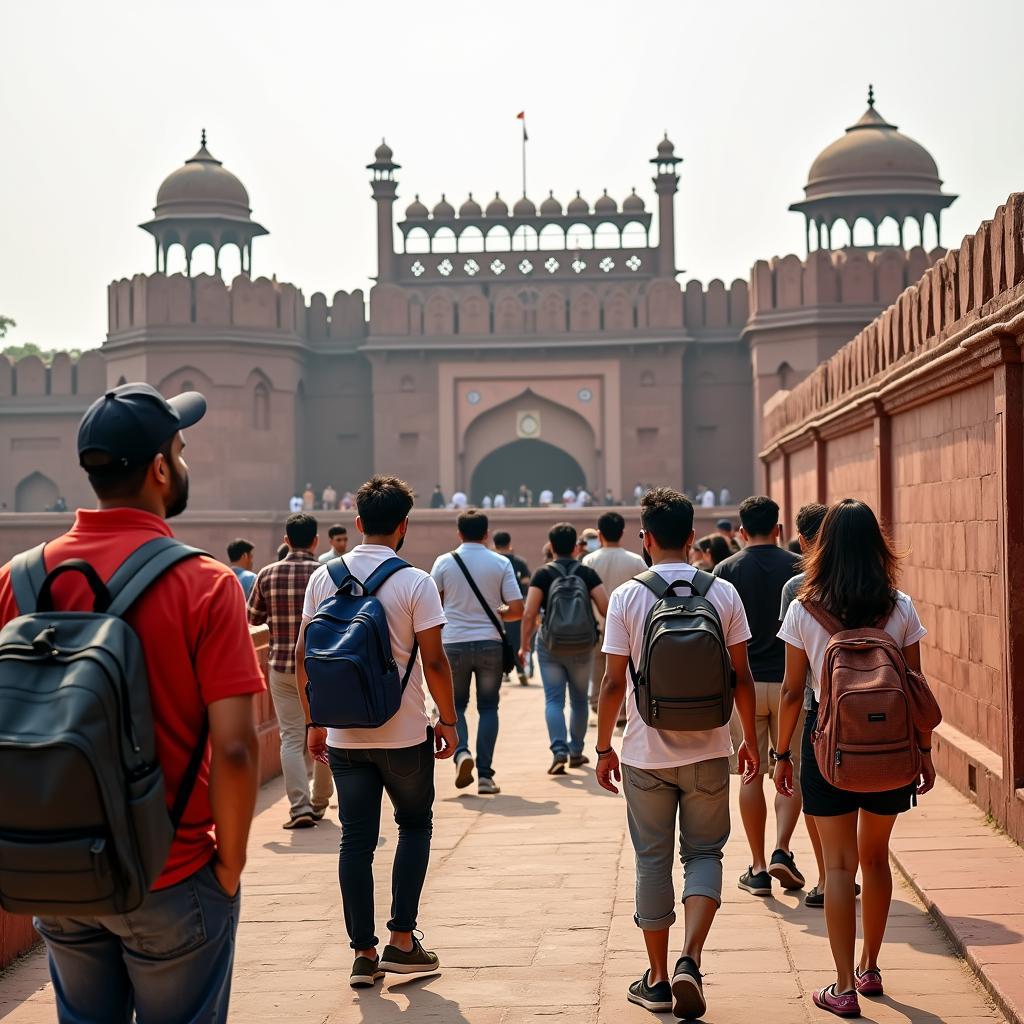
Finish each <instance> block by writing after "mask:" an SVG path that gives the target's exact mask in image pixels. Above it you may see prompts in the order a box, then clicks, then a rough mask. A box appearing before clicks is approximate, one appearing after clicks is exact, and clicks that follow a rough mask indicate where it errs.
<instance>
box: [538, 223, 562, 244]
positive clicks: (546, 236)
mask: <svg viewBox="0 0 1024 1024" xmlns="http://www.w3.org/2000/svg"><path fill="white" fill-rule="evenodd" d="M539 241H540V247H541V248H542V249H556V250H561V249H565V248H566V244H565V232H564V231H563V230H562V228H561V227H560V226H559V225H558V224H545V225H544V227H542V228H541V229H540V239H539Z"/></svg>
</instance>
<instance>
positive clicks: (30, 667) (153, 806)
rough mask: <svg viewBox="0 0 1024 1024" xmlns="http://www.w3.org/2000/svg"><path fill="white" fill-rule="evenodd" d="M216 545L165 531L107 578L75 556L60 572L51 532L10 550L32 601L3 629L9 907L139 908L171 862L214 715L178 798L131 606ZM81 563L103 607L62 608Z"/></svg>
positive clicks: (4, 850)
mask: <svg viewBox="0 0 1024 1024" xmlns="http://www.w3.org/2000/svg"><path fill="white" fill-rule="evenodd" d="M201 554H203V552H202V551H199V550H197V549H196V548H190V547H187V546H186V545H184V544H182V543H181V542H180V541H177V540H174V538H172V537H159V538H156V539H155V540H151V541H148V542H147V543H146V544H143V545H142V547H140V548H139V549H138V550H137V551H135V552H134V553H133V554H131V555H130V556H129V557H128V558H127V559H126V560H125V561H124V563H123V564H122V565H121V566H120V568H118V569H117V571H116V572H115V573H114V575H113V576H112V577H111V578H110V580H109V581H108V582H107V583H106V584H104V582H103V581H102V580H101V579H100V578H99V576H98V575H97V573H96V570H95V569H93V567H92V566H91V565H89V563H88V562H84V561H82V560H80V559H70V560H68V561H66V562H62V563H61V564H60V565H58V566H56V567H55V568H54V569H53V570H51V572H50V573H49V574H48V575H47V573H46V568H45V563H44V562H43V545H40V546H39V547H37V548H35V549H33V550H32V551H28V552H24V553H22V554H20V555H18V556H17V557H16V558H15V559H14V561H13V562H12V563H11V586H12V588H13V591H14V597H15V600H16V601H17V604H18V609H19V611H21V612H22V614H21V615H20V616H19V617H18V618H16V619H12V620H11V621H10V622H8V623H7V625H6V626H4V627H3V629H2V630H0V779H3V784H2V785H0V906H2V907H3V909H4V910H7V911H10V912H11V913H15V914H46V915H57V916H75V917H83V916H89V917H92V916H103V915H110V914H124V913H128V912H129V911H132V910H134V909H136V908H137V907H138V906H139V905H140V904H141V903H142V901H143V900H144V899H145V897H146V893H147V892H148V891H149V888H150V886H151V885H152V883H153V882H154V881H155V880H156V878H157V877H158V876H159V874H160V872H161V871H162V870H163V867H164V864H165V862H166V860H167V855H168V853H169V852H170V848H171V842H172V840H173V838H174V833H175V831H176V830H177V827H178V825H179V823H180V821H181V816H182V814H183V813H184V811H185V805H186V804H187V803H188V798H189V796H190V795H191V793H192V789H193V787H194V785H195V781H196V777H197V776H198V774H199V768H200V765H201V764H202V762H203V756H204V754H205V752H206V738H207V725H206V724H205V722H204V725H203V728H202V734H201V736H200V737H199V741H198V743H197V745H196V748H195V750H194V751H193V753H192V756H191V758H190V760H189V764H188V767H187V769H186V771H185V776H184V778H183V779H182V782H181V786H180V788H179V791H178V794H177V798H176V800H175V804H174V807H173V808H172V809H171V811H170V812H168V810H167V806H166V802H165V794H164V777H163V772H162V771H161V769H160V764H159V763H158V761H157V757H156V743H155V738H154V733H153V717H152V711H151V707H150V699H149V682H148V679H147V676H146V664H145V661H144V659H143V655H142V646H141V644H140V643H139V638H138V637H137V636H136V634H135V632H134V631H133V630H132V628H131V627H130V626H129V625H128V624H127V623H126V622H125V621H124V620H123V619H122V618H121V616H122V615H123V614H124V613H125V612H126V611H127V610H128V608H129V607H131V605H132V604H133V602H134V601H135V600H137V599H138V598H139V597H140V596H141V595H142V593H143V591H145V590H146V588H147V587H149V586H150V585H151V584H152V583H154V582H155V581H156V580H157V579H158V578H159V577H160V576H161V575H162V574H163V573H164V572H166V571H167V570H168V569H170V568H171V566H173V565H176V564H177V563H178V562H181V561H182V560H184V559H186V558H193V557H195V556H196V555H201ZM68 572H77V573H81V574H82V575H83V576H84V577H85V578H86V580H87V581H88V583H89V586H90V588H91V589H92V592H93V594H94V595H95V603H94V606H93V611H91V612H62V611H55V610H54V608H53V597H52V587H53V583H54V581H55V580H57V579H58V578H59V577H60V576H62V575H63V574H64V573H68Z"/></svg>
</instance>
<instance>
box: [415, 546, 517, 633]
mask: <svg viewBox="0 0 1024 1024" xmlns="http://www.w3.org/2000/svg"><path fill="white" fill-rule="evenodd" d="M455 550H456V551H457V552H458V553H459V558H461V559H462V561H463V562H465V564H466V568H467V569H468V570H469V574H470V575H471V576H472V577H473V582H474V583H476V585H477V587H478V588H479V589H480V593H481V594H483V595H484V600H485V601H486V602H487V604H488V605H489V606H490V607H491V608H493V609H494V610H495V611H497V609H498V607H499V606H500V605H503V604H508V603H509V601H521V600H522V599H523V592H522V591H521V590H520V589H519V584H518V583H517V582H516V573H515V569H513V568H512V563H511V562H510V561H509V560H508V559H507V558H506V557H505V556H504V555H499V554H498V552H497V551H491V550H490V548H488V547H485V546H484V545H483V544H476V543H465V542H464V543H462V544H460V545H459V546H458V547H457V548H456V549H455ZM430 575H431V576H432V577H433V579H434V582H435V583H436V584H437V589H438V590H439V591H441V593H442V594H443V595H444V597H443V602H444V613H445V615H446V616H447V618H448V625H446V626H445V627H444V633H443V639H444V642H445V643H446V644H464V643H470V642H472V641H474V640H493V641H494V642H495V643H497V642H498V641H499V640H500V639H501V638H500V637H499V636H498V631H497V630H496V629H495V628H494V625H493V623H492V622H491V621H490V619H488V618H487V615H486V613H485V612H484V610H483V608H481V607H480V602H479V601H478V600H477V599H476V595H475V594H474V593H473V591H472V590H471V589H470V587H469V584H468V583H467V582H466V577H465V576H464V575H463V574H462V570H461V569H460V568H459V567H458V566H457V565H456V564H455V559H454V558H452V555H451V552H450V551H446V552H445V553H444V554H443V555H438V558H437V561H436V562H434V568H433V569H431V570H430Z"/></svg>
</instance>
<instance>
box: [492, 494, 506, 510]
mask: <svg viewBox="0 0 1024 1024" xmlns="http://www.w3.org/2000/svg"><path fill="white" fill-rule="evenodd" d="M494 507H495V508H504V507H505V495H504V494H496V495H495V496H494Z"/></svg>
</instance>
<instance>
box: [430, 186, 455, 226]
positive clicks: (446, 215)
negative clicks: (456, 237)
mask: <svg viewBox="0 0 1024 1024" xmlns="http://www.w3.org/2000/svg"><path fill="white" fill-rule="evenodd" d="M454 216H455V207H454V206H452V204H451V203H449V202H448V200H447V199H445V197H444V193H443V192H442V193H441V201H440V202H439V203H438V204H437V205H436V206H435V207H434V220H449V219H451V218H452V217H454Z"/></svg>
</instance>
